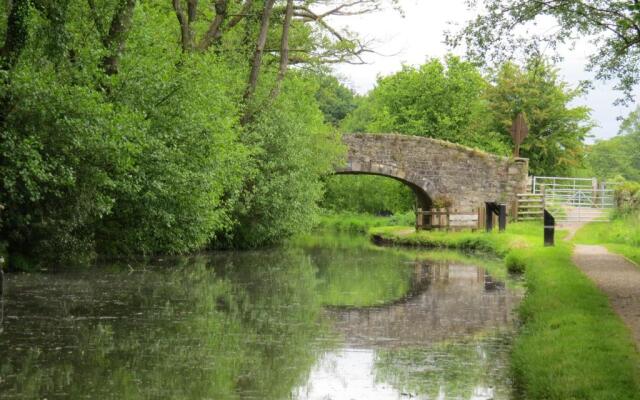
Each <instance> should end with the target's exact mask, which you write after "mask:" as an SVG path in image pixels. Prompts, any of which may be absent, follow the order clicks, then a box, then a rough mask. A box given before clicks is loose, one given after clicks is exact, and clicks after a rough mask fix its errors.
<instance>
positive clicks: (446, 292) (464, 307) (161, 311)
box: [0, 243, 517, 400]
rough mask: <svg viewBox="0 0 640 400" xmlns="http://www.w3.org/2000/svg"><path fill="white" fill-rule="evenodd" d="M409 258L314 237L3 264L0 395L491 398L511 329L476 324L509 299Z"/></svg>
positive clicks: (446, 267) (470, 272) (476, 273)
mask: <svg viewBox="0 0 640 400" xmlns="http://www.w3.org/2000/svg"><path fill="white" fill-rule="evenodd" d="M413 260H414V258H413V257H411V256H407V255H402V254H399V253H395V252H385V251H379V250H374V249H371V248H368V247H367V246H364V245H357V246H351V247H334V246H327V245H325V244H322V243H321V244H317V243H316V244H315V245H312V246H309V245H304V246H302V245H296V246H291V247H288V248H281V249H273V250H269V251H255V252H242V253H232V252H229V253H216V254H212V255H207V256H201V257H195V258H188V259H185V258H181V259H171V260H165V261H163V262H158V263H154V264H151V265H148V264H140V265H133V266H127V265H103V266H100V267H99V268H96V269H93V270H90V271H84V272H73V271H67V272H60V273H57V274H48V275H27V274H25V275H16V274H12V275H8V276H6V278H7V288H8V290H7V293H5V301H6V305H5V320H4V324H3V328H4V331H1V330H0V354H2V355H3V357H2V359H1V360H0V393H2V395H1V397H2V398H3V399H5V398H6V399H33V398H48V399H62V398H73V399H75V398H113V399H139V398H143V399H145V398H153V399H155V398H172V399H209V398H215V399H274V400H276V399H290V398H292V397H293V398H300V399H342V398H345V399H347V398H356V399H361V398H367V397H369V398H372V399H373V398H375V399H386V398H390V399H396V398H405V397H406V396H407V395H412V396H416V397H417V398H474V397H473V390H476V391H477V390H484V389H487V390H490V391H491V393H493V394H496V395H497V396H498V397H495V398H503V397H500V396H501V393H503V392H504V393H507V391H506V389H505V390H503V389H496V388H498V387H506V386H508V381H507V379H506V375H505V371H506V367H505V361H504V357H505V354H506V349H507V348H508V344H509V340H508V337H509V334H508V333H507V334H506V335H502V336H501V334H495V333H491V334H487V333H486V332H487V330H488V329H489V330H490V331H491V332H494V331H495V330H496V329H499V330H504V331H506V332H510V326H511V314H510V311H511V309H512V307H513V306H514V304H515V303H516V301H517V296H516V295H514V294H513V292H512V291H510V290H508V289H505V288H504V287H503V286H502V285H500V284H497V283H496V282H492V281H491V280H490V278H489V277H488V276H487V275H486V274H485V273H484V272H482V271H481V270H479V269H477V268H475V267H468V266H462V265H454V264H448V263H442V262H441V263H434V262H424V261H419V262H415V261H413ZM482 332H485V333H482ZM479 333H482V334H481V335H480V336H478V334H479ZM505 338H506V339H505ZM481 371H488V372H487V373H482V372H481ZM490 386H494V387H493V388H490ZM349 396H351V397H349ZM403 396H405V397H403ZM438 396H440V397H438ZM443 396H444V397H443ZM505 396H506V395H505ZM476 398H483V397H477V396H476Z"/></svg>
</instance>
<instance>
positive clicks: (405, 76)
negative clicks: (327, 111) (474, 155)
mask: <svg viewBox="0 0 640 400" xmlns="http://www.w3.org/2000/svg"><path fill="white" fill-rule="evenodd" d="M486 85H487V82H486V81H485V80H484V78H483V77H482V75H481V74H480V72H479V71H478V69H477V68H476V67H475V66H473V65H472V64H470V63H468V62H465V61H461V60H460V59H458V58H456V57H452V56H449V57H447V58H446V60H445V63H444V64H443V63H442V62H441V61H439V60H437V59H432V60H430V61H428V62H427V63H426V64H424V65H422V66H421V67H419V68H413V67H408V66H405V67H404V68H403V69H402V71H400V72H398V73H396V74H394V75H391V76H388V77H384V78H380V79H379V81H378V86H377V87H376V88H375V89H374V90H373V91H372V92H371V94H370V97H371V102H372V104H373V107H374V110H375V111H374V112H371V113H369V115H370V116H371V117H372V120H371V121H370V122H369V123H368V125H367V127H366V128H367V130H368V131H369V132H398V133H405V134H411V135H418V136H426V137H432V138H437V139H442V140H447V141H450V142H453V143H459V144H463V145H466V146H470V147H477V148H480V149H483V150H487V151H491V152H494V153H499V154H507V153H508V146H507V144H506V142H505V141H504V140H501V139H500V137H499V136H498V135H497V134H496V133H495V132H491V131H490V130H489V125H490V123H491V119H490V115H489V114H488V113H487V109H486V103H485V101H484V100H483V98H482V95H483V93H484V90H485V89H486ZM354 122H355V121H353V122H352V121H350V122H349V123H350V124H352V125H355V124H354ZM345 126H348V124H347V123H346V122H345Z"/></svg>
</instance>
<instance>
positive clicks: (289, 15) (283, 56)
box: [270, 0, 293, 99]
mask: <svg viewBox="0 0 640 400" xmlns="http://www.w3.org/2000/svg"><path fill="white" fill-rule="evenodd" d="M292 19H293V0H287V9H286V11H285V15H284V22H283V23H282V39H281V40H280V66H279V69H278V76H277V77H276V83H275V86H274V87H273V90H271V95H270V97H271V99H275V98H276V97H278V95H279V94H280V89H281V88H282V81H283V80H284V76H285V75H286V73H287V68H288V67H289V31H290V30H291V20H292Z"/></svg>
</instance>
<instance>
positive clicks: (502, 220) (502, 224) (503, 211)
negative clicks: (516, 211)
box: [498, 204, 507, 232]
mask: <svg viewBox="0 0 640 400" xmlns="http://www.w3.org/2000/svg"><path fill="white" fill-rule="evenodd" d="M498 226H499V228H500V232H504V231H505V230H506V229H507V205H506V204H500V205H498Z"/></svg>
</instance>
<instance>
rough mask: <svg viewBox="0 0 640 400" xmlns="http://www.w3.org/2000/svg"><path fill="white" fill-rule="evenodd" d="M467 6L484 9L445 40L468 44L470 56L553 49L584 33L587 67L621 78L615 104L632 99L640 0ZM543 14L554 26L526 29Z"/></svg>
mask: <svg viewBox="0 0 640 400" xmlns="http://www.w3.org/2000/svg"><path fill="white" fill-rule="evenodd" d="M467 5H468V6H469V7H470V8H473V7H478V6H482V9H483V11H482V12H481V14H480V15H478V16H477V17H476V18H475V19H473V20H471V21H469V22H468V23H467V24H466V26H465V27H464V28H463V29H462V30H460V31H459V32H454V33H449V34H448V35H447V38H446V41H447V42H448V44H449V45H451V46H453V47H458V46H463V45H464V46H465V47H466V50H467V54H468V55H469V56H470V57H471V58H473V59H476V60H480V61H482V62H487V63H494V64H499V63H501V62H503V61H504V60H506V59H510V58H512V57H513V56H514V54H516V53H517V52H519V51H521V52H523V53H524V54H525V55H527V56H528V55H531V54H539V52H540V49H541V48H543V47H549V48H551V49H555V48H557V47H558V46H559V45H561V44H567V43H569V44H570V43H575V42H576V41H577V40H578V39H580V38H585V37H586V38H588V39H589V40H590V43H591V45H592V49H593V51H592V53H591V55H590V57H589V60H590V61H589V64H588V65H587V69H588V70H591V71H594V72H595V76H596V78H597V79H600V80H611V79H615V80H617V89H619V90H621V91H622V94H623V96H622V97H621V98H619V99H618V100H617V102H619V103H629V102H631V101H633V99H634V97H635V96H634V91H633V89H634V87H636V86H637V85H638V83H639V82H640V2H638V1H637V0H625V1H622V0H467ZM543 16H547V17H551V18H553V19H555V21H556V26H555V29H550V30H548V31H547V32H548V33H543V34H539V33H535V32H531V30H530V29H527V28H531V27H532V26H533V24H534V23H536V22H538V21H539V20H540V17H543ZM518 28H521V29H522V28H524V31H520V30H518ZM518 32H522V34H518Z"/></svg>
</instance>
